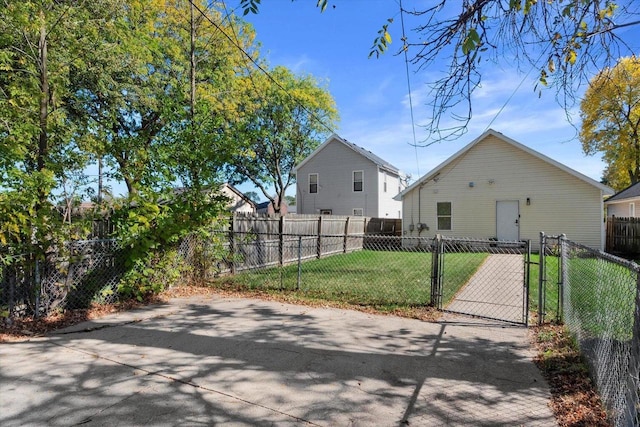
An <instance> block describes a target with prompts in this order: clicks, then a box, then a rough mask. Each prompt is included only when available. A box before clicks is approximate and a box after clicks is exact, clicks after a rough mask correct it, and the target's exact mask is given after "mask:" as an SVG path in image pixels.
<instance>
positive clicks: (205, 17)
mask: <svg viewBox="0 0 640 427" xmlns="http://www.w3.org/2000/svg"><path fill="white" fill-rule="evenodd" d="M189 3H191V4H192V5H193V7H194V8H195V9H196V10H197V11H198V13H200V15H202V17H203V18H204V19H206V20H207V21H209V23H210V24H211V25H213V26H214V27H216V29H217V30H218V31H220V33H221V34H222V35H223V36H224V37H225V38H226V39H227V40H229V42H231V44H232V45H233V46H234V47H236V48H237V49H238V50H239V51H240V52H242V54H243V55H244V56H246V57H247V58H248V59H249V61H251V62H252V63H253V65H255V66H256V68H257V69H258V70H260V71H261V72H262V73H264V75H265V76H267V78H268V79H269V80H271V82H273V83H274V84H275V85H276V86H278V87H279V88H280V89H281V90H282V91H283V92H284V93H285V94H286V95H287V96H288V97H289V98H291V99H292V100H293V101H294V102H295V103H296V104H298V105H299V106H300V107H301V108H302V109H303V110H304V111H306V112H307V113H308V114H309V115H310V116H311V117H313V118H314V119H315V120H317V121H318V123H320V125H321V126H322V127H323V128H325V129H327V130H328V131H329V132H330V133H335V130H334V129H333V128H331V126H329V125H327V124H326V123H325V122H324V121H323V120H322V119H321V118H319V117H318V116H317V115H316V114H315V113H314V112H313V111H311V110H309V109H308V108H307V107H306V106H304V105H303V104H302V103H301V102H300V101H299V100H298V99H297V98H296V97H294V96H293V95H292V94H291V93H289V91H288V90H287V89H285V88H284V87H283V86H282V85H281V84H280V83H279V82H278V81H277V80H276V79H274V78H273V76H271V74H269V72H268V71H267V70H265V69H264V67H262V65H260V64H259V63H257V62H256V61H255V59H253V58H252V57H251V55H249V54H248V53H247V52H246V51H245V50H244V49H243V48H242V46H240V45H239V44H238V43H236V41H235V40H234V39H233V38H232V37H231V36H230V35H229V34H227V32H226V31H224V29H222V28H221V27H220V26H219V25H218V24H216V23H215V22H214V21H213V20H212V19H211V18H210V17H209V16H208V15H206V14H205V13H204V12H203V11H202V9H201V8H200V6H198V5H197V4H196V3H195V1H194V0H189Z"/></svg>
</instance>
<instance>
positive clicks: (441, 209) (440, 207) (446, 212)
mask: <svg viewBox="0 0 640 427" xmlns="http://www.w3.org/2000/svg"><path fill="white" fill-rule="evenodd" d="M436 209H437V214H438V230H451V202H438V203H437V206H436Z"/></svg>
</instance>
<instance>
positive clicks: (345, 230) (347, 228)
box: [343, 216, 351, 254]
mask: <svg viewBox="0 0 640 427" xmlns="http://www.w3.org/2000/svg"><path fill="white" fill-rule="evenodd" d="M349 219H351V217H350V216H348V217H347V220H346V221H345V222H344V248H343V252H344V253H345V254H346V253H347V242H348V240H347V236H348V235H349Z"/></svg>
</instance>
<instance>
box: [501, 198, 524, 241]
mask: <svg viewBox="0 0 640 427" xmlns="http://www.w3.org/2000/svg"><path fill="white" fill-rule="evenodd" d="M496 234H497V236H496V237H497V238H498V240H507V241H511V242H513V241H516V240H520V208H519V205H518V201H517V200H504V201H498V202H497V203H496Z"/></svg>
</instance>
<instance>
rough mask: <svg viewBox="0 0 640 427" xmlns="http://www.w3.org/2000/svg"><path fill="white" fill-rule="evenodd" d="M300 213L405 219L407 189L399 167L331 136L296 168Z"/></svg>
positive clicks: (297, 197) (297, 199)
mask: <svg viewBox="0 0 640 427" xmlns="http://www.w3.org/2000/svg"><path fill="white" fill-rule="evenodd" d="M295 172H296V205H297V211H298V213H299V214H326V215H353V216H369V217H378V218H402V202H400V201H397V200H394V196H395V195H397V194H398V193H399V192H401V191H402V190H403V189H404V182H403V176H402V174H401V173H400V171H399V170H398V168H396V167H395V166H393V165H391V164H389V163H388V162H386V161H384V160H383V159H381V158H380V157H378V156H376V155H375V154H373V153H372V152H370V151H368V150H366V149H364V148H362V147H359V146H357V145H355V144H352V143H351V142H349V141H347V140H345V139H343V138H341V137H339V136H338V135H335V134H334V135H331V136H330V137H329V139H327V140H326V141H325V142H324V143H323V144H322V145H320V146H319V147H318V148H317V149H316V150H315V151H314V152H313V153H311V154H310V155H309V156H308V157H307V158H306V159H304V160H303V161H302V162H301V163H300V164H298V166H296V168H295Z"/></svg>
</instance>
